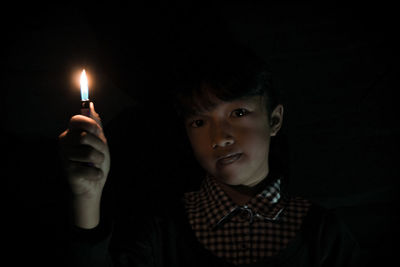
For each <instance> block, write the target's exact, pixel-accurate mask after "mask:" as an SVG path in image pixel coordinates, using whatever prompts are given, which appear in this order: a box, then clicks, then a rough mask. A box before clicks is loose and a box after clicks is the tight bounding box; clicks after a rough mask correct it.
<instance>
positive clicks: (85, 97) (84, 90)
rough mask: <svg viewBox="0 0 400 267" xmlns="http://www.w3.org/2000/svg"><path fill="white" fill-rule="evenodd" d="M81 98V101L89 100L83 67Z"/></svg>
mask: <svg viewBox="0 0 400 267" xmlns="http://www.w3.org/2000/svg"><path fill="white" fill-rule="evenodd" d="M81 99H82V101H86V100H89V88H88V79H87V77H86V72H85V69H83V71H82V74H81Z"/></svg>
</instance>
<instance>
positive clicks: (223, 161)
mask: <svg viewBox="0 0 400 267" xmlns="http://www.w3.org/2000/svg"><path fill="white" fill-rule="evenodd" d="M241 157H242V153H232V154H229V155H226V156H222V157H220V158H219V159H218V160H217V163H218V164H219V165H228V164H231V163H234V162H235V161H237V160H239V159H240V158H241Z"/></svg>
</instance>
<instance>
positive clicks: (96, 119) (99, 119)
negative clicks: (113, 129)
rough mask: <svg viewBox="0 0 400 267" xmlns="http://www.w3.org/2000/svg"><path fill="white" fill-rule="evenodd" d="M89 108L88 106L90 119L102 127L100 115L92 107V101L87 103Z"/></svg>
mask: <svg viewBox="0 0 400 267" xmlns="http://www.w3.org/2000/svg"><path fill="white" fill-rule="evenodd" d="M89 108H90V117H91V118H92V119H94V120H95V121H96V122H97V123H98V124H99V125H100V127H103V124H102V123H101V118H100V115H99V114H98V113H97V112H96V110H95V109H94V103H93V102H90V103H89Z"/></svg>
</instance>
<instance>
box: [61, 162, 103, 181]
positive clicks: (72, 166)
mask: <svg viewBox="0 0 400 267" xmlns="http://www.w3.org/2000/svg"><path fill="white" fill-rule="evenodd" d="M66 171H67V174H68V175H69V177H70V179H72V180H74V179H87V180H91V181H98V180H100V179H102V178H103V171H102V170H101V169H100V168H96V167H91V166H87V165H84V164H81V163H79V162H70V163H69V164H68V166H67V168H66Z"/></svg>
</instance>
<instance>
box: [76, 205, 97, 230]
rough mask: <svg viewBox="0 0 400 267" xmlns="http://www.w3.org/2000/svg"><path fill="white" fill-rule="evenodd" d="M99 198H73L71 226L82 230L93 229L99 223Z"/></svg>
mask: <svg viewBox="0 0 400 267" xmlns="http://www.w3.org/2000/svg"><path fill="white" fill-rule="evenodd" d="M100 203H101V201H100V197H99V198H87V197H73V198H72V203H71V204H72V217H73V224H74V225H75V226H77V227H80V228H84V229H92V228H95V227H96V226H97V225H98V224H99V223H100Z"/></svg>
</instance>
